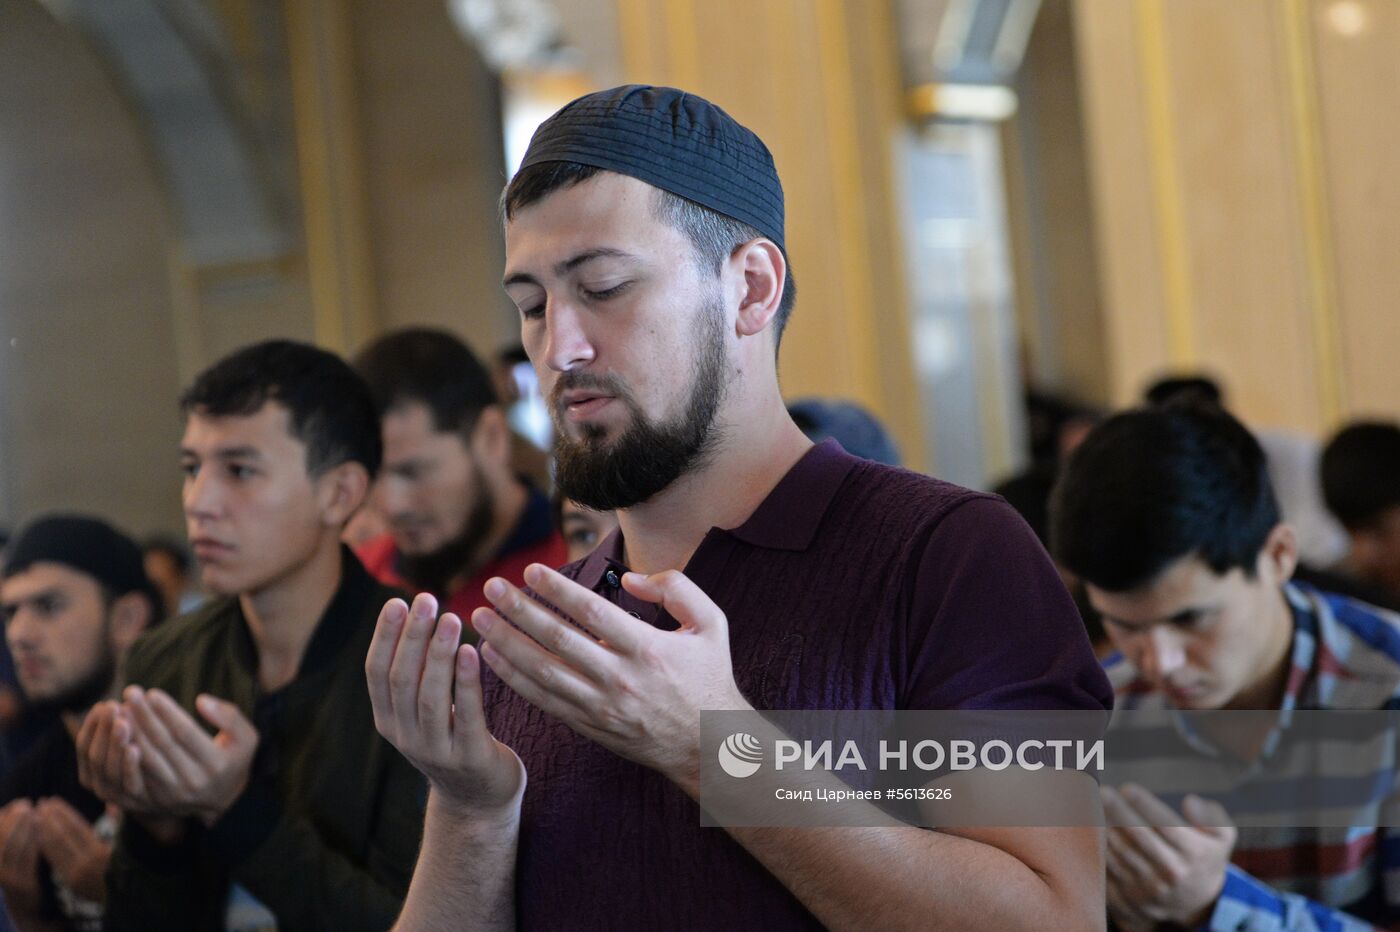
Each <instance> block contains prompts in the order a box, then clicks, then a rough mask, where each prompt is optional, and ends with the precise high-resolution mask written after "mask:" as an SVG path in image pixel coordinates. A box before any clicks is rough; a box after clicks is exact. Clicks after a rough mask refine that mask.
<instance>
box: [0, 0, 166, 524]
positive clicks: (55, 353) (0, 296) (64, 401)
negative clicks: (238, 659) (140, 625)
mask: <svg viewBox="0 0 1400 932" xmlns="http://www.w3.org/2000/svg"><path fill="white" fill-rule="evenodd" d="M166 236H167V215H166V206H165V204H164V203H163V201H162V198H161V194H160V190H159V188H158V186H157V182H156V178H155V174H154V171H153V169H152V166H151V165H150V163H149V162H148V159H147V153H146V151H145V150H144V149H143V147H142V144H141V140H140V138H139V136H138V134H137V132H136V129H135V126H134V124H133V121H132V119H131V117H130V115H129V113H128V111H127V110H126V109H125V107H124V105H123V102H122V100H121V99H120V98H119V97H118V95H117V94H116V93H115V92H114V90H113V87H112V85H111V83H110V82H109V80H108V78H107V75H106V74H105V73H104V72H103V70H102V69H101V68H100V67H99V66H98V63H97V61H96V60H95V59H94V57H93V56H92V54H91V53H90V51H89V50H88V49H87V47H85V46H84V45H83V43H82V42H81V41H79V39H78V38H77V37H76V36H74V35H72V34H71V33H69V32H67V31H66V30H65V29H63V28H61V27H60V26H59V25H58V24H57V23H55V22H54V21H53V20H51V19H50V18H49V17H48V15H47V14H46V13H44V12H43V11H42V9H41V8H40V7H39V6H38V4H37V3H35V2H33V0H0V523H4V524H15V523H18V522H20V521H24V520H27V519H29V518H30V517H32V516H34V515H35V514H37V513H39V512H43V511H47V510H51V509H60V508H62V509H81V510H87V511H93V512H98V513H100V514H103V515H106V516H108V517H109V518H110V519H111V520H113V521H115V522H116V523H118V524H119V525H121V526H123V527H124V528H126V529H127V530H129V531H131V532H132V533H136V534H144V533H147V532H148V531H150V530H153V529H156V528H169V527H178V526H179V501H178V494H179V470H178V467H177V458H176V455H175V446H176V442H177V440H178V438H179V429H180V424H179V419H178V417H177V414H176V410H175V397H176V393H177V390H178V383H177V376H176V373H175V371H174V370H173V368H172V367H171V366H170V365H169V361H170V360H171V359H172V358H173V357H174V337H173V329H172V320H171V307H172V302H171V294H170V275H171V273H170V269H169V264H168V262H167V256H166Z"/></svg>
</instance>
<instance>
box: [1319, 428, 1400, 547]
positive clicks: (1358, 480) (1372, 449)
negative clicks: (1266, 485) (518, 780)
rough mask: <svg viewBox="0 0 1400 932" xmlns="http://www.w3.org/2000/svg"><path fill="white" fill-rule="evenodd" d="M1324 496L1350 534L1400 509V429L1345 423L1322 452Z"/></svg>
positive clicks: (1333, 512) (1328, 505) (1329, 507)
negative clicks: (1398, 507) (1397, 508)
mask: <svg viewBox="0 0 1400 932" xmlns="http://www.w3.org/2000/svg"><path fill="white" fill-rule="evenodd" d="M1321 472H1322V498H1323V500H1324V501H1326V502H1327V507H1328V509H1330V510H1331V512H1332V514H1334V515H1336V516H1337V520H1338V521H1340V522H1341V523H1342V525H1343V526H1344V527H1346V528H1347V529H1348V530H1359V529H1361V528H1365V527H1367V526H1368V525H1371V524H1374V523H1375V522H1376V521H1377V520H1378V519H1379V518H1381V517H1382V516H1383V515H1384V513H1385V512H1387V511H1389V510H1390V509H1391V508H1394V507H1396V506H1397V505H1400V426H1397V425H1396V424H1395V423H1393V422H1389V421H1358V422H1357V423H1355V424H1349V425H1347V426H1346V427H1344V428H1343V429H1342V430H1341V431H1339V432H1338V433H1337V435H1336V436H1335V437H1333V438H1332V439H1331V441H1329V442H1328V444H1327V446H1326V447H1325V448H1324V449H1323V451H1322V465H1321Z"/></svg>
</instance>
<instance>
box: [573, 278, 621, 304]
mask: <svg viewBox="0 0 1400 932" xmlns="http://www.w3.org/2000/svg"><path fill="white" fill-rule="evenodd" d="M631 284H632V283H631V282H630V281H625V282H620V283H618V284H616V285H613V286H612V287H611V288H606V289H604V290H602V291H589V290H588V289H587V288H584V289H583V296H584V297H585V298H587V299H588V300H590V301H606V300H608V299H609V298H615V297H617V296H618V295H620V294H622V292H624V291H626V290H627V288H628V286H630V285H631Z"/></svg>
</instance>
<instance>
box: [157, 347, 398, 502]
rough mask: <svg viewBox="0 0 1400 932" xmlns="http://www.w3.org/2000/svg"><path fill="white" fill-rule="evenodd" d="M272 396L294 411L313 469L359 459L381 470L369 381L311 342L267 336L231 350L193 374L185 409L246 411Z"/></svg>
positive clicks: (295, 428)
mask: <svg viewBox="0 0 1400 932" xmlns="http://www.w3.org/2000/svg"><path fill="white" fill-rule="evenodd" d="M269 401H275V402H277V403H278V404H280V405H282V406H283V407H285V408H286V409H287V411H288V412H289V413H290V414H291V428H292V436H293V437H295V438H296V439H297V440H300V441H301V442H302V443H304V444H306V470H307V472H308V473H310V474H311V475H312V476H319V475H321V474H323V473H324V472H326V471H327V470H329V469H333V468H334V467H336V466H339V465H340V464H341V463H360V464H361V465H363V466H364V467H365V469H366V470H368V471H369V474H370V475H371V476H373V475H374V474H375V472H376V471H378V469H379V460H380V456H381V453H382V447H381V441H380V438H379V419H378V418H377V417H375V413H374V400H373V399H372V398H371V397H370V393H369V387H368V386H367V385H365V383H364V380H363V379H361V378H360V377H359V376H358V375H356V374H355V371H354V370H353V369H351V368H350V366H349V365H348V364H347V363H346V362H345V360H343V359H341V358H340V357H339V356H337V355H335V354H334V353H330V352H327V351H326V350H323V349H317V348H316V347H314V346H310V345H308V344H306V343H295V342H293V341H291V340H268V341H267V342H265V343H255V344H253V345H252V346H248V347H244V348H243V349H241V350H238V351H237V352H234V353H232V354H231V355H228V356H225V357H224V358H223V359H221V360H219V361H218V362H216V363H215V364H214V365H213V366H211V367H210V368H208V369H206V370H204V372H202V373H200V375H199V377H198V378H196V379H195V380H194V384H193V385H191V386H190V387H189V388H188V389H187V390H186V391H185V393H184V395H182V396H181V397H180V410H181V411H183V412H184V413H185V414H186V415H187V416H188V415H189V414H192V413H197V414H202V415H208V416H212V417H227V416H237V417H248V416H250V415H253V414H256V413H257V412H258V411H259V410H261V409H262V406H263V405H265V404H267V403H268V402H269Z"/></svg>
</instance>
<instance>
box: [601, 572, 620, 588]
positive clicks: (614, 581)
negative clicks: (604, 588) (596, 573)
mask: <svg viewBox="0 0 1400 932" xmlns="http://www.w3.org/2000/svg"><path fill="white" fill-rule="evenodd" d="M603 578H604V579H605V580H607V582H608V585H609V586H612V587H613V588H614V589H617V588H619V587H621V586H622V577H621V576H619V575H617V570H608V571H607V572H606V573H604V574H603Z"/></svg>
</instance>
